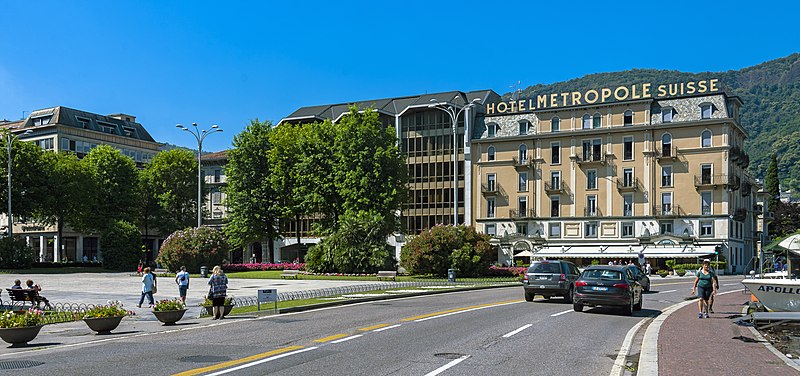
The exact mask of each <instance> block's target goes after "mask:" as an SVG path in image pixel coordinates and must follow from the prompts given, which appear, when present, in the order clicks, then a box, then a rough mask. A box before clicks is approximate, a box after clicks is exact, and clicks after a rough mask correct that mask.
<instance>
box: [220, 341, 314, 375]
mask: <svg viewBox="0 0 800 376" xmlns="http://www.w3.org/2000/svg"><path fill="white" fill-rule="evenodd" d="M318 348H319V347H316V346H314V347H309V348H307V349H300V350H296V351H290V352H287V353H285V354H280V355H275V356H271V357H269V358H264V359H261V360H257V361H255V362H250V363H245V364H242V365H240V366H236V367H233V368H228V369H224V370H222V371H219V372H214V373H210V374H208V375H206V376H217V375H224V374H226V373H230V372H234V371H238V370H242V369H245V368H249V367H252V366H257V365H259V364H263V363H266V362H271V361H273V360H277V359H280V358H285V357H287V356H291V355H296V354H300V353H304V352H306V351H311V350H316V349H318Z"/></svg>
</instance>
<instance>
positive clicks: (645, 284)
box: [628, 265, 650, 292]
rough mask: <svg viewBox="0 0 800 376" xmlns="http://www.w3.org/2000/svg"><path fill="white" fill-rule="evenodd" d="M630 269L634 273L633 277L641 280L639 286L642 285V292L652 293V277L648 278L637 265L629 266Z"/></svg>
mask: <svg viewBox="0 0 800 376" xmlns="http://www.w3.org/2000/svg"><path fill="white" fill-rule="evenodd" d="M628 268H629V269H630V270H631V273H633V277H634V278H636V279H638V280H639V284H640V285H642V290H643V291H644V292H649V291H650V277H648V276H647V273H645V272H643V271H642V269H641V268H639V267H638V266H636V265H628Z"/></svg>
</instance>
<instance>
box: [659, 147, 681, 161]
mask: <svg viewBox="0 0 800 376" xmlns="http://www.w3.org/2000/svg"><path fill="white" fill-rule="evenodd" d="M655 156H656V159H657V160H658V161H659V162H660V161H674V160H677V159H678V148H676V147H675V146H669V147H666V148H665V147H663V146H662V147H659V148H657V149H656V151H655Z"/></svg>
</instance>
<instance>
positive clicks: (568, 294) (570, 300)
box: [564, 286, 572, 304]
mask: <svg viewBox="0 0 800 376" xmlns="http://www.w3.org/2000/svg"><path fill="white" fill-rule="evenodd" d="M564 299H566V301H567V304H569V303H572V286H570V288H569V291H567V295H564Z"/></svg>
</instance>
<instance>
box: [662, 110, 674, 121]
mask: <svg viewBox="0 0 800 376" xmlns="http://www.w3.org/2000/svg"><path fill="white" fill-rule="evenodd" d="M674 111H675V110H674V109H673V108H672V107H664V108H662V109H661V122H662V123H671V122H672V116H673V114H674Z"/></svg>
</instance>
